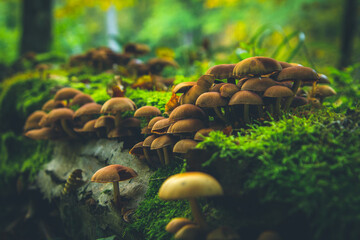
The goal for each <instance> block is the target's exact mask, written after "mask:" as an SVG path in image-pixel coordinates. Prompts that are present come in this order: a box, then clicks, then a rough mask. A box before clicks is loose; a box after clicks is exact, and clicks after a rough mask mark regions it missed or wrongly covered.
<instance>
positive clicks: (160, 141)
mask: <svg viewBox="0 0 360 240" xmlns="http://www.w3.org/2000/svg"><path fill="white" fill-rule="evenodd" d="M175 142H176V141H175V139H174V137H172V136H170V135H163V136H160V137H158V138H156V139H154V141H153V142H152V143H151V147H150V149H151V150H156V151H157V153H158V155H159V159H160V161H161V162H163V163H164V164H165V165H169V163H170V156H169V155H170V153H169V150H168V148H169V147H171V146H172V145H174V144H175ZM171 148H172V147H171ZM161 150H162V151H161Z"/></svg>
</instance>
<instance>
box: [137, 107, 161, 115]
mask: <svg viewBox="0 0 360 240" xmlns="http://www.w3.org/2000/svg"><path fill="white" fill-rule="evenodd" d="M159 115H161V112H160V110H159V109H158V108H157V107H153V106H144V107H141V108H139V109H138V110H136V111H135V113H134V117H151V116H159Z"/></svg>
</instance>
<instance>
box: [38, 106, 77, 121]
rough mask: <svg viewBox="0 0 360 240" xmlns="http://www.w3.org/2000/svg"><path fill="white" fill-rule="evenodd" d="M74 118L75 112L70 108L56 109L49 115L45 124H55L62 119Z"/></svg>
mask: <svg viewBox="0 0 360 240" xmlns="http://www.w3.org/2000/svg"><path fill="white" fill-rule="evenodd" d="M73 116H74V111H73V110H71V109H69V108H56V109H53V110H51V111H50V112H49V113H48V115H47V116H46V118H45V122H46V123H44V124H48V123H53V122H56V121H57V120H60V119H65V120H72V119H73Z"/></svg>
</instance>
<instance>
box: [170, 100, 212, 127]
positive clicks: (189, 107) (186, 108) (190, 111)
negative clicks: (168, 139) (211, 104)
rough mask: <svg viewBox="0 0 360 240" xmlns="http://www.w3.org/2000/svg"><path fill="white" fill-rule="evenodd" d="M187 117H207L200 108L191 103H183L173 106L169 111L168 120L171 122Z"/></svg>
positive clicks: (203, 118) (202, 118)
mask: <svg viewBox="0 0 360 240" xmlns="http://www.w3.org/2000/svg"><path fill="white" fill-rule="evenodd" d="M187 118H197V119H201V120H205V119H207V116H206V114H205V112H204V111H203V110H202V109H201V108H199V107H197V106H195V105H193V104H183V105H180V106H179V107H177V108H175V109H174V110H173V111H172V112H171V113H170V116H169V121H170V122H172V123H173V122H176V121H179V120H182V119H187Z"/></svg>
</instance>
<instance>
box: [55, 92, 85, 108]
mask: <svg viewBox="0 0 360 240" xmlns="http://www.w3.org/2000/svg"><path fill="white" fill-rule="evenodd" d="M79 93H82V92H81V91H79V90H77V89H74V88H62V89H60V90H59V91H57V92H56V94H55V96H54V101H55V102H56V101H64V100H65V101H66V103H67V104H66V106H69V104H70V100H71V99H73V98H74V97H75V96H76V95H77V94H79Z"/></svg>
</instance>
